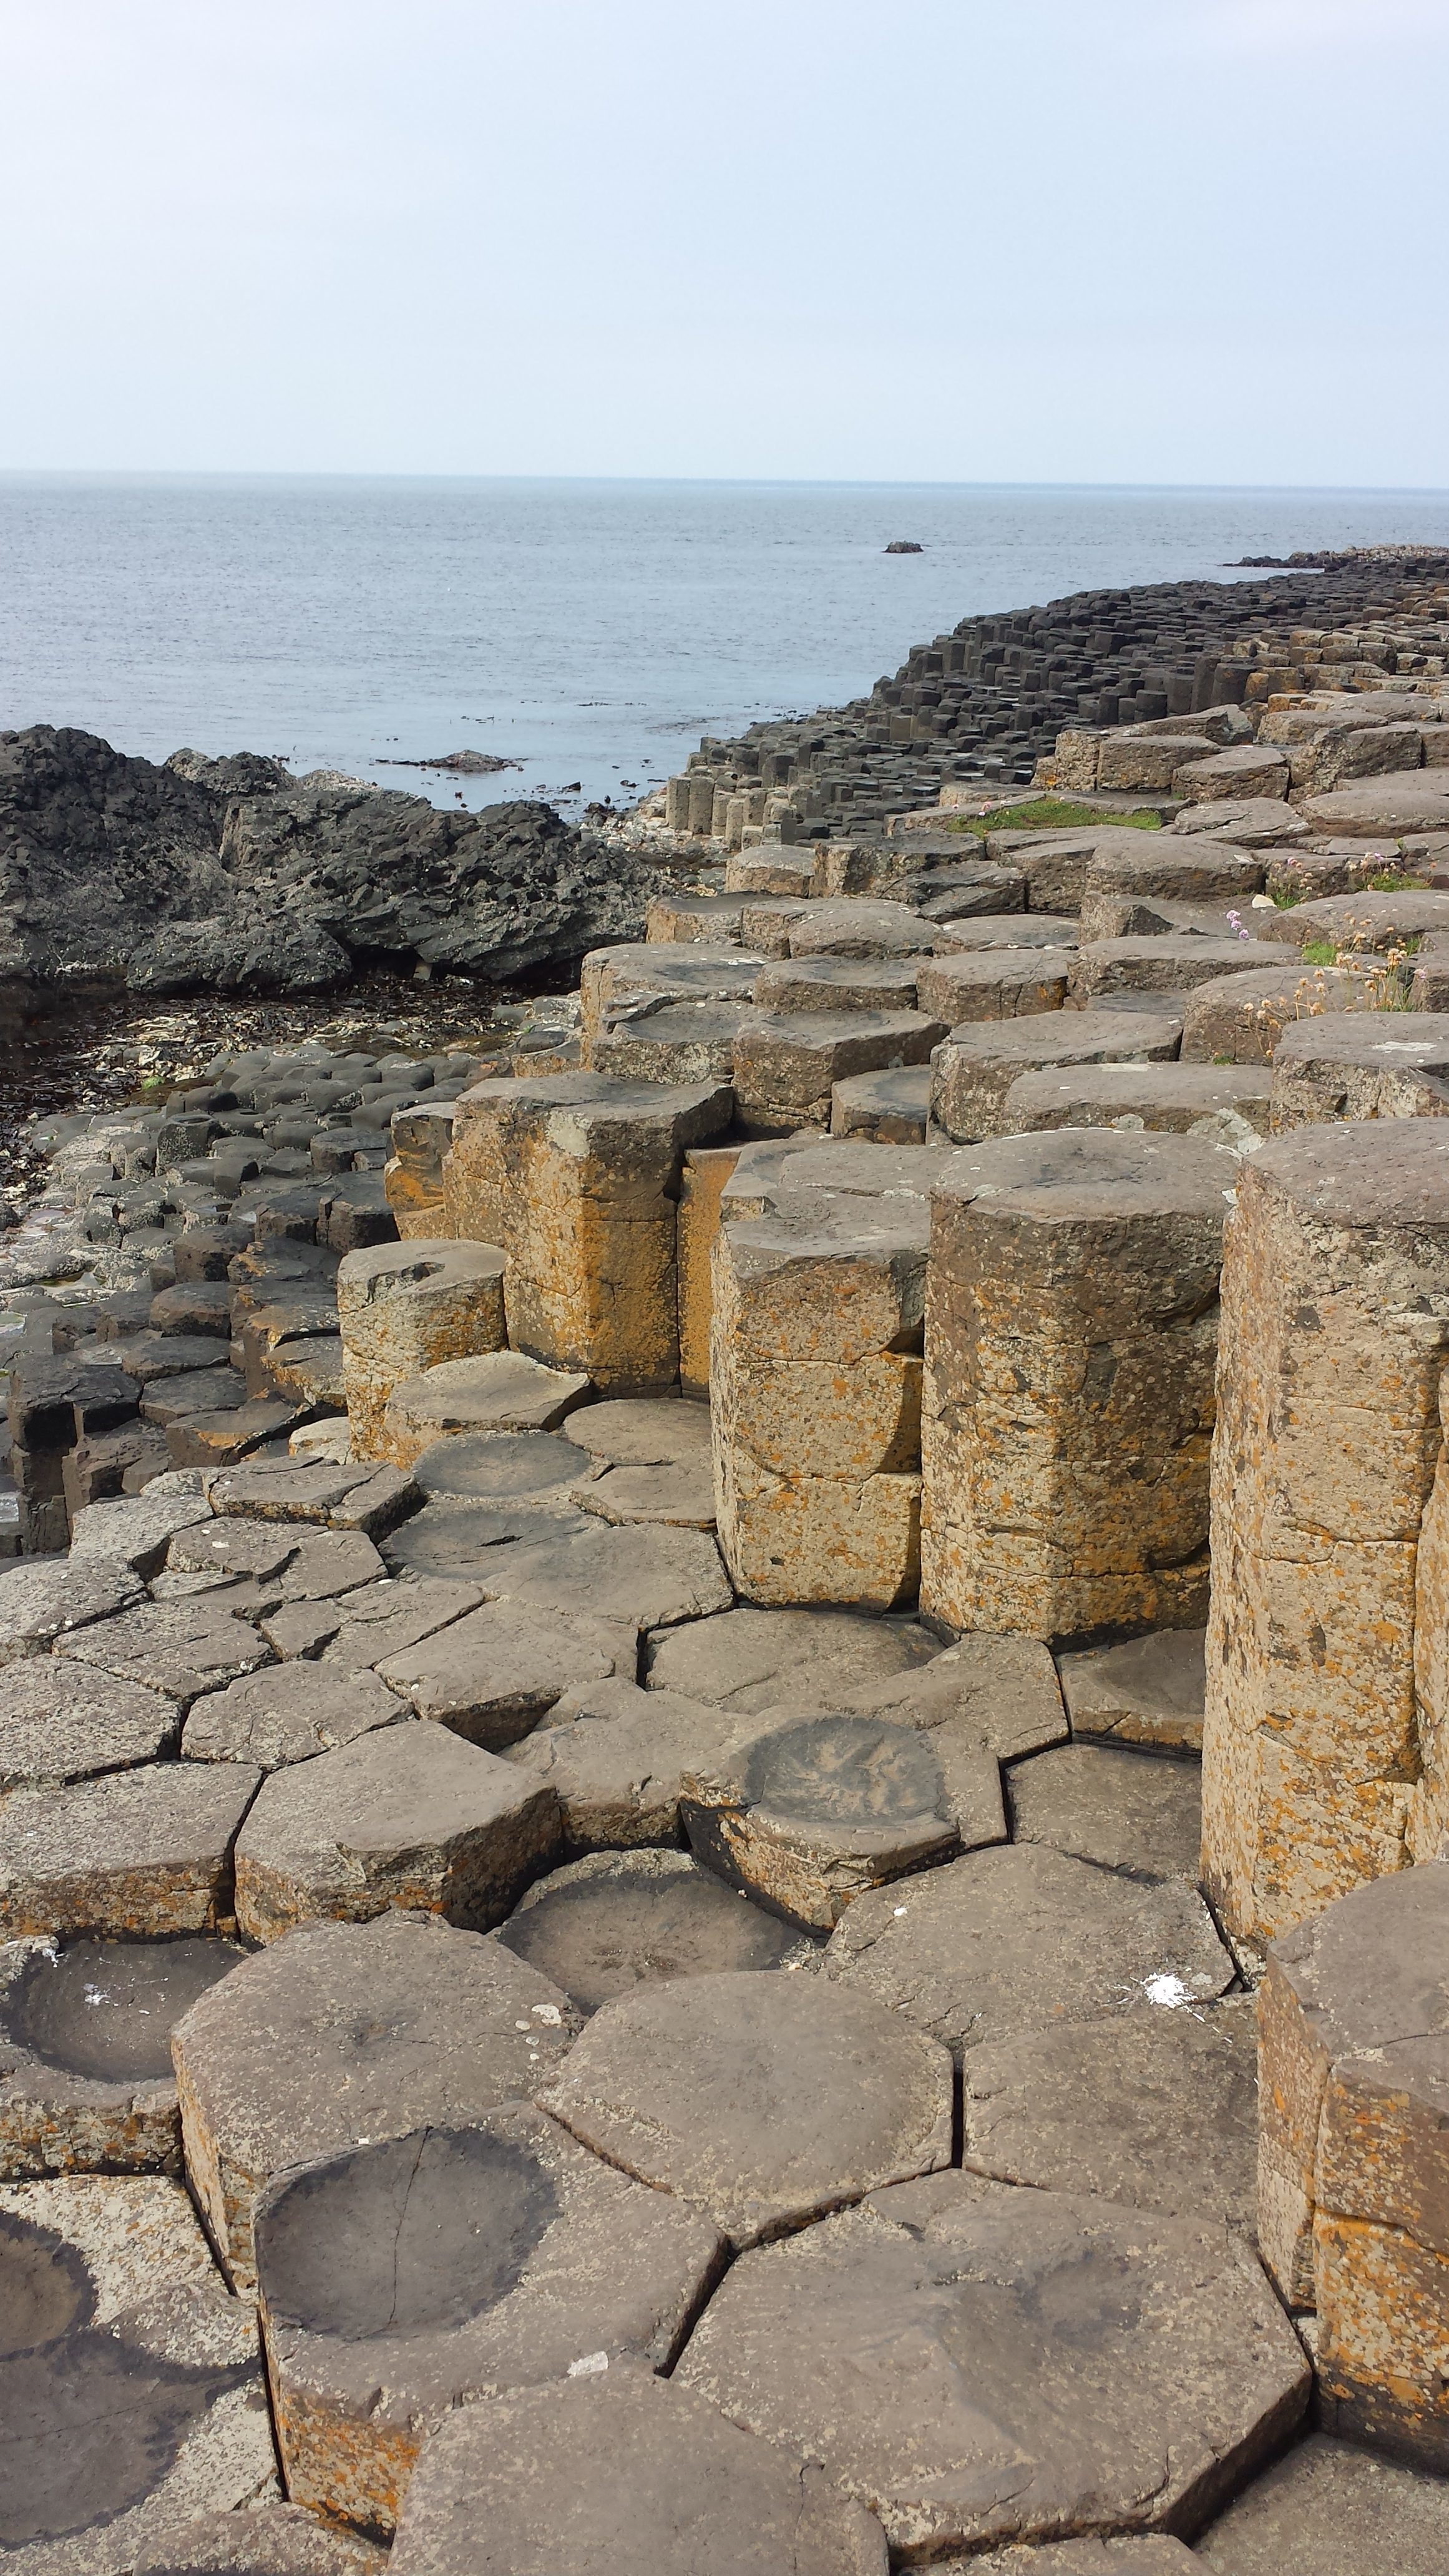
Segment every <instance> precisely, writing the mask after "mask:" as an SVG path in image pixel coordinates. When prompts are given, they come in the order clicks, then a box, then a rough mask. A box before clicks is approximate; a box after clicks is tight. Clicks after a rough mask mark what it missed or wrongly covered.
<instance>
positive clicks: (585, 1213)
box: [448, 1073, 732, 1394]
mask: <svg viewBox="0 0 1449 2576" xmlns="http://www.w3.org/2000/svg"><path fill="white" fill-rule="evenodd" d="M731 1106H732V1095H731V1093H730V1092H729V1091H728V1090H727V1089H726V1088H724V1087H723V1086H722V1085H718V1084H710V1083H702V1084H697V1085H694V1086H692V1087H681V1088H675V1089H670V1088H667V1087H666V1086H664V1085H662V1084H650V1083H630V1082H614V1081H611V1080H610V1078H609V1077H608V1076H607V1075H606V1074H585V1073H565V1074H553V1075H550V1076H547V1077H546V1078H544V1079H543V1080H541V1081H535V1082H528V1081H510V1082H481V1083H477V1084H475V1086H474V1088H473V1089H472V1090H471V1091H468V1092H465V1093H464V1094H463V1097H462V1099H461V1100H460V1101H459V1103H458V1116H457V1121H456V1125H455V1128H454V1141H453V1151H452V1155H451V1157H450V1159H449V1165H448V1204H449V1208H450V1210H451V1211H452V1215H453V1222H454V1230H455V1232H456V1233H457V1234H458V1235H460V1236H467V1237H469V1238H471V1239H472V1240H473V1241H474V1242H480V1243H496V1244H500V1245H501V1246H502V1248H503V1251H504V1253H505V1255H506V1257H507V1264H508V1267H507V1271H506V1274H505V1289H504V1294H505V1303H506V1307H507V1314H508V1338H509V1340H510V1342H511V1343H513V1345H514V1346H515V1348H516V1349H518V1350H521V1351H526V1352H527V1353H529V1354H530V1356H531V1357H532V1358H534V1359H538V1360H543V1361H545V1362H546V1363H547V1364H548V1365H549V1366H550V1367H554V1368H562V1369H582V1370H585V1371H586V1372H587V1373H588V1375H589V1376H590V1377H591V1378H592V1379H593V1381H594V1383H595V1385H596V1386H599V1387H600V1388H602V1389H604V1390H605V1391H606V1392H613V1393H616V1394H631V1393H632V1394H648V1393H650V1392H654V1391H657V1390H660V1389H663V1388H665V1387H668V1386H672V1385H673V1384H674V1383H675V1382H676V1380H677V1379H678V1376H679V1315H678V1304H677V1282H676V1263H675V1249H676V1246H675V1206H676V1201H677V1199H678V1196H679V1179H680V1166H681V1163H682V1160H683V1157H684V1154H685V1151H686V1149H687V1148H688V1147H689V1146H691V1145H702V1144H705V1143H707V1141H708V1140H709V1138H710V1137H711V1136H716V1135H718V1134H719V1132H720V1131H721V1129H722V1128H724V1127H725V1126H727V1125H728V1123H729V1117H730V1111H731Z"/></svg>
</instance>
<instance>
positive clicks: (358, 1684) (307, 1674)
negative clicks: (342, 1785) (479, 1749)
mask: <svg viewBox="0 0 1449 2576" xmlns="http://www.w3.org/2000/svg"><path fill="white" fill-rule="evenodd" d="M407 1714H408V1711H407V1706H406V1703H405V1701H403V1700H402V1699H400V1698H399V1697H398V1696H397V1695H396V1694H395V1693H394V1692H392V1691H390V1690H389V1689H388V1688H387V1685H386V1684H385V1683H384V1682H381V1681H379V1680H378V1678H377V1676H376V1674H375V1673H371V1672H329V1671H328V1670H327V1669H326V1668H325V1666H321V1667H319V1666H318V1665H316V1664H309V1663H290V1664H272V1665H270V1666H269V1667H268V1669H267V1670H266V1671H265V1672H260V1673H249V1674H248V1675H247V1676H246V1677H245V1679H244V1680H242V1681H239V1682H232V1683H231V1684H230V1685H229V1686H228V1688H227V1689H226V1690H224V1691H209V1692H207V1693H206V1694H205V1695H204V1696H203V1697H202V1698H201V1699H195V1700H193V1701H192V1703H191V1711H190V1714H189V1716H188V1718H187V1720H186V1729H185V1733H184V1735H183V1737H182V1740H181V1750H182V1752H183V1754H184V1755H185V1756H186V1758H187V1760H188V1761H191V1762H248V1763H254V1764H255V1766H256V1768H257V1769H258V1770H259V1771H280V1770H282V1769H284V1768H285V1766H286V1765H287V1764H288V1763H289V1762H308V1761H310V1760H311V1758H312V1756H313V1755H314V1754H317V1753H334V1752H335V1751H336V1750H337V1748H338V1746H339V1745H342V1744H350V1743H351V1742H352V1741H353V1738H354V1737H355V1736H358V1735H366V1734H369V1733H370V1732H371V1730H372V1729H373V1728H374V1727H376V1726H391V1725H393V1724H394V1723H395V1722H396V1720H397V1719H399V1718H405V1717H406V1716H407Z"/></svg>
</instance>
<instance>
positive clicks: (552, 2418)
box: [392, 2364, 1437, 2576]
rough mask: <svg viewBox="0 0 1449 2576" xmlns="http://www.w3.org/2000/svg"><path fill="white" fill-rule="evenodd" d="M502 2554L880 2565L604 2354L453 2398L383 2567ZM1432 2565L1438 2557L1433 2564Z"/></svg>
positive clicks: (735, 2431) (856, 2526)
mask: <svg viewBox="0 0 1449 2576" xmlns="http://www.w3.org/2000/svg"><path fill="white" fill-rule="evenodd" d="M480 2531H486V2533H487V2535H488V2537H487V2540H486V2542H485V2544H484V2546H485V2547H486V2548H487V2550H488V2553H489V2555H490V2556H491V2557H494V2558H495V2559H496V2563H497V2565H498V2567H499V2568H500V2569H501V2568H503V2567H507V2566H519V2567H522V2566H525V2565H527V2563H528V2560H529V2559H530V2557H532V2558H533V2559H534V2560H535V2562H536V2563H537V2564H538V2565H540V2566H546V2567H549V2568H551V2569H555V2570H557V2571H558V2576H565V2571H569V2576H572V2571H574V2570H576V2569H578V2570H583V2569H585V2568H588V2569H601V2570H602V2569H604V2568H607V2567H610V2566H618V2565H619V2564H620V2552H621V2551H627V2552H628V2553H629V2555H630V2556H631V2557H632V2559H633V2561H634V2563H635V2565H636V2566H638V2567H639V2568H641V2569H643V2568H647V2569H648V2570H649V2576H697V2571H698V2570H699V2569H700V2568H702V2567H703V2566H705V2565H707V2564H708V2561H709V2560H710V2559H711V2558H713V2559H715V2560H716V2561H717V2563H718V2565H719V2567H720V2568H721V2569H722V2570H723V2569H724V2568H730V2569H732V2570H736V2571H739V2576H744V2571H746V2570H748V2571H749V2576H885V2568H886V2544H885V2534H884V2532H883V2531H882V2530H881V2528H880V2525H879V2523H878V2522H877V2521H876V2520H875V2517H874V2515H873V2514H868V2513H866V2512H865V2510H864V2508H863V2507H862V2506H860V2505H857V2504H853V2503H852V2502H851V2501H850V2500H849V2499H848V2498H847V2497H845V2496H842V2495H841V2494H839V2492H838V2491H837V2490H836V2489H835V2488H833V2487H832V2486H831V2484H830V2482H829V2480H828V2479H826V2478H825V2477H824V2476H823V2475H822V2473H821V2471H820V2470H819V2469H815V2468H808V2467H807V2468H804V2469H800V2468H797V2466H796V2465H795V2463H794V2462H793V2461H792V2460H790V2459H788V2458H786V2457H784V2456H783V2455H782V2454H781V2452H779V2451H778V2450H776V2449H775V2448H774V2447H773V2446H772V2445H771V2444H769V2443H767V2442H760V2441H757V2440H756V2439H755V2438H754V2437H753V2436H752V2435H750V2434H748V2433H742V2432H741V2431H740V2430H739V2428H738V2427H737V2426H736V2425H734V2424H731V2423H729V2422H728V2420H727V2419H726V2418H725V2417H724V2416H723V2415H721V2414H719V2413H718V2412H717V2410H716V2409H715V2408H714V2407H712V2406H708V2405H706V2404H705V2403H704V2402H703V2400H702V2399H700V2398H698V2397H696V2396H695V2395H694V2394H693V2392H692V2391H691V2390H689V2389H687V2388H683V2387H681V2386H680V2384H679V2382H678V2380H661V2379H656V2378H655V2377H653V2376H652V2374H650V2373H649V2372H647V2371H645V2370H644V2369H642V2368H640V2367H639V2366H637V2365H636V2366H634V2367H632V2368H629V2367H624V2366H620V2365H618V2364H613V2365H611V2366H610V2368H609V2369H608V2371H607V2372H604V2371H599V2370H591V2371H586V2372H583V2373H581V2374H580V2376H579V2377H578V2378H576V2379H568V2380H562V2381H557V2382H555V2383H554V2384H553V2385H552V2386H550V2387H547V2388H536V2389H535V2388H530V2389H522V2390H520V2391H518V2392H517V2393H516V2394H514V2395H512V2396H508V2397H497V2398H491V2399H488V2400H485V2401H484V2402H482V2403H481V2404H477V2405H473V2406H469V2407H466V2408H464V2409H462V2410H460V2411H459V2412H458V2413H457V2414H455V2415H452V2416H450V2417H449V2419H448V2421H447V2423H446V2424H444V2425H442V2426H440V2428H439V2430H438V2431H437V2432H436V2433H435V2434H434V2435H433V2438H432V2440H431V2441H430V2442H429V2444H428V2447H427V2453H426V2457H425V2458H424V2459H423V2460H422V2461H421V2462H420V2463H419V2466H418V2470H417V2473H416V2475H415V2477H414V2478H413V2482H412V2485H411V2486H410V2487H409V2489H408V2500H407V2505H406V2507H405V2509H404V2513H403V2518H402V2523H401V2526H400V2528H399V2531H398V2536H397V2541H396V2544H395V2546H394V2549H393V2554H392V2566H393V2570H394V2576H474V2571H475V2570H477V2569H478V2568H479V2566H480V2564H481V2563H483V2562H480V2560H479V2556H478V2545H479V2533H480ZM1435 2576H1437V2571H1435Z"/></svg>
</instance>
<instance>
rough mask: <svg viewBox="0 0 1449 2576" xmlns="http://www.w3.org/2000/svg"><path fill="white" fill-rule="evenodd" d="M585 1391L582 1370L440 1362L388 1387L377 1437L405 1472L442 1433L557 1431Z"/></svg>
mask: <svg viewBox="0 0 1449 2576" xmlns="http://www.w3.org/2000/svg"><path fill="white" fill-rule="evenodd" d="M588 1393H589V1380H588V1377H587V1375H586V1373H585V1372H584V1371H582V1370H580V1369H558V1368H548V1367H546V1366H545V1365H544V1363H543V1361H542V1360H536V1359H530V1358H528V1356H527V1355H526V1353H524V1352H523V1351H492V1352H489V1353H487V1354H485V1355H484V1356H483V1357H482V1358H480V1359H469V1360H440V1361H439V1362H438V1365H437V1366H436V1367H435V1368H430V1369H425V1370H424V1371H423V1373H422V1375H421V1377H414V1378H406V1379H403V1380H402V1381H401V1382H400V1383H399V1384H398V1385H396V1386H395V1387H394V1388H393V1390H392V1393H391V1394H390V1396H389V1397H388V1400H387V1410H386V1413H385V1414H384V1416H383V1427H382V1431H381V1434H380V1437H381V1439H382V1440H383V1442H384V1443H385V1446H386V1454H387V1456H388V1457H389V1458H391V1459H393V1460H394V1461H395V1462H396V1464H397V1465H398V1466H405V1467H411V1465H412V1464H413V1462H414V1460H415V1459H417V1458H420V1457H421V1456H422V1455H423V1453H424V1451H425V1450H428V1449H431V1448H432V1447H433V1445H434V1443H435V1442H436V1441H438V1440H440V1439H442V1438H443V1437H444V1436H446V1435H447V1434H449V1433H454V1432H463V1433H480V1432H492V1433H497V1432H502V1431H515V1432H519V1431H556V1430H557V1429H558V1427H559V1425H560V1424H561V1423H562V1422H563V1421H564V1420H565V1419H566V1418H567V1416H568V1415H569V1414H571V1413H572V1412H574V1410H575V1409H576V1407H577V1406H579V1405H580V1404H582V1403H583V1402H584V1400H585V1398H586V1397H587V1395H588Z"/></svg>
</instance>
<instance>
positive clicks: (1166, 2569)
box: [936, 2533, 1198, 2576]
mask: <svg viewBox="0 0 1449 2576" xmlns="http://www.w3.org/2000/svg"><path fill="white" fill-rule="evenodd" d="M936 2565H937V2567H938V2569H939V2571H940V2576H1193V2570H1194V2569H1195V2568H1196V2567H1197V2565H1198V2560H1197V2558H1196V2557H1195V2555H1194V2553H1193V2552H1192V2550H1190V2549H1188V2548H1186V2547H1185V2546H1184V2544H1183V2542H1182V2541H1180V2540H1168V2539H1165V2538H1162V2537H1159V2536H1158V2535H1156V2534H1154V2533H1148V2534H1145V2535H1144V2536H1143V2537H1142V2538H1140V2539H1117V2540H1057V2541H1048V2543H1047V2545H1046V2547H1045V2548H1044V2549H1032V2548H1029V2547H1023V2548H1020V2549H1015V2548H1008V2549H988V2551H987V2552H986V2555H985V2557H984V2558H983V2557H982V2556H981V2555H980V2553H979V2552H978V2551H976V2550H973V2551H972V2553H971V2556H970V2557H969V2558H941V2559H938V2560H937V2561H936Z"/></svg>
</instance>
